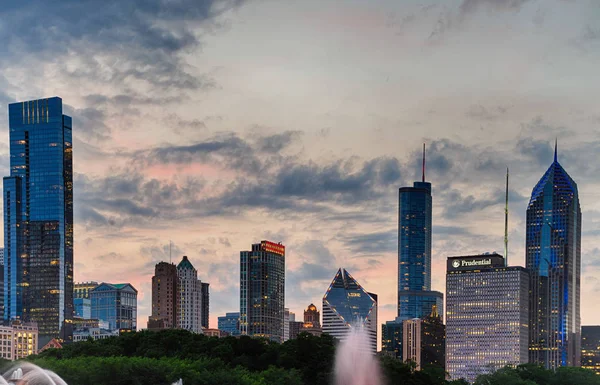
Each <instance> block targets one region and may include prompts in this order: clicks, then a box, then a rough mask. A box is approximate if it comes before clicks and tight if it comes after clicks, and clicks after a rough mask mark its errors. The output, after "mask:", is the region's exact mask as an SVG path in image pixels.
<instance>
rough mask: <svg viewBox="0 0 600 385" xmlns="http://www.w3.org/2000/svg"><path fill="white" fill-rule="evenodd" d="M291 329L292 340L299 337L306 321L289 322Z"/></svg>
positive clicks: (290, 337)
mask: <svg viewBox="0 0 600 385" xmlns="http://www.w3.org/2000/svg"><path fill="white" fill-rule="evenodd" d="M289 324H290V325H289V331H290V335H289V339H290V340H294V339H296V338H298V334H300V332H302V331H303V330H302V325H304V322H302V321H290V322H289Z"/></svg>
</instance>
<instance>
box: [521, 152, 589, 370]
mask: <svg viewBox="0 0 600 385" xmlns="http://www.w3.org/2000/svg"><path fill="white" fill-rule="evenodd" d="M525 247H526V250H525V253H526V265H527V268H528V269H529V271H530V272H531V287H530V293H531V294H530V295H531V299H530V301H531V309H530V315H529V317H530V321H531V322H530V329H529V337H530V342H529V361H530V362H532V363H537V364H540V365H542V366H545V367H546V368H549V369H554V368H557V367H559V366H577V365H579V363H580V353H581V334H580V328H581V318H580V285H581V282H580V280H581V208H580V205H579V195H578V192H577V184H576V183H575V182H574V181H573V179H571V177H570V176H569V175H568V174H567V172H566V171H565V170H564V169H563V168H562V166H561V165H560V164H559V163H558V160H557V157H556V155H555V158H554V162H553V163H552V165H550V168H548V170H547V171H546V173H545V174H544V175H543V176H542V178H541V179H540V181H539V182H538V183H537V185H536V186H535V188H534V189H533V192H532V193H531V200H530V201H529V206H528V207H527V224H526V244H525Z"/></svg>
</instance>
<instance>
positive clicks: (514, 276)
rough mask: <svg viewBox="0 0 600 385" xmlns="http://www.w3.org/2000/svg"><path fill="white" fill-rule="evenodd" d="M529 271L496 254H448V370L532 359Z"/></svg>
mask: <svg viewBox="0 0 600 385" xmlns="http://www.w3.org/2000/svg"><path fill="white" fill-rule="evenodd" d="M528 309H529V274H528V272H527V270H526V269H524V268H522V267H518V266H513V267H507V266H505V263H504V258H503V257H502V256H500V255H498V254H484V255H475V256H465V257H450V258H448V262H447V274H446V371H447V372H448V373H449V375H450V378H451V379H460V378H464V379H466V380H467V381H469V382H473V381H474V380H475V378H476V377H477V376H478V375H480V374H485V373H489V372H491V371H494V370H497V369H500V368H503V367H505V366H507V365H508V366H516V365H519V364H524V363H527V362H528V341H529V333H528Z"/></svg>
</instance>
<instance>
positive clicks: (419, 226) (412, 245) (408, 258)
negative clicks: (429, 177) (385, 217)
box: [396, 145, 444, 322]
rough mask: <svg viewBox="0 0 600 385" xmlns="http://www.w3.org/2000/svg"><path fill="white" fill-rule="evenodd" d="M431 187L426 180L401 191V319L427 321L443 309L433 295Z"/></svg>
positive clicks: (437, 294) (438, 296) (440, 297)
mask: <svg viewBox="0 0 600 385" xmlns="http://www.w3.org/2000/svg"><path fill="white" fill-rule="evenodd" d="M431 209H432V199H431V183H429V182H425V146H424V145H423V177H422V181H421V182H414V184H413V187H402V188H400V190H399V204H398V319H397V320H396V321H397V322H401V321H404V320H407V319H413V318H423V317H426V316H428V315H429V314H431V310H432V309H433V307H434V306H437V308H438V309H443V306H444V304H443V294H442V293H440V292H438V291H431Z"/></svg>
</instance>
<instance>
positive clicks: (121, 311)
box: [90, 283, 137, 331]
mask: <svg viewBox="0 0 600 385" xmlns="http://www.w3.org/2000/svg"><path fill="white" fill-rule="evenodd" d="M90 300H91V302H92V319H97V320H100V321H105V322H108V329H109V330H111V331H114V330H123V329H127V330H136V327H137V290H136V289H135V288H134V287H133V286H131V284H129V283H119V284H114V285H113V284H110V283H101V284H100V285H98V286H97V287H96V288H94V289H92V290H91V291H90Z"/></svg>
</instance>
